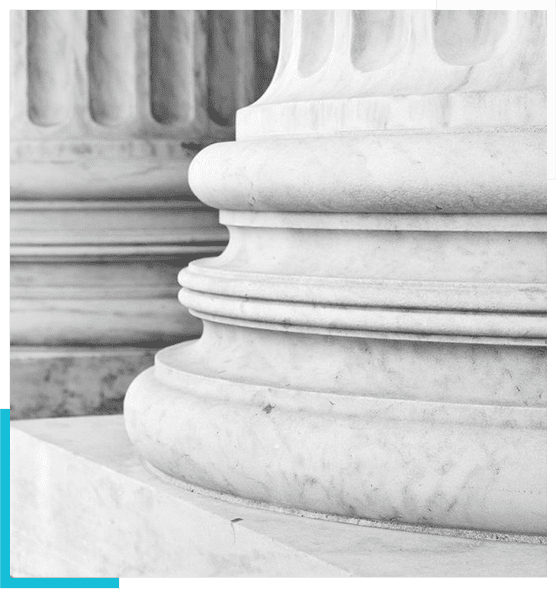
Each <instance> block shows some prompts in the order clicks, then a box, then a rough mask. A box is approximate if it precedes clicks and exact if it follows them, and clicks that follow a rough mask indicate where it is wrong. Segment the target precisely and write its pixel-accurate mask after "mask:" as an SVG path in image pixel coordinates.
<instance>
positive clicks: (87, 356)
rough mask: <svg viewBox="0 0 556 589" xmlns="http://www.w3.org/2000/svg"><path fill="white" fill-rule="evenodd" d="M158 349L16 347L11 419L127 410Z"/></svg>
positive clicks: (98, 413)
mask: <svg viewBox="0 0 556 589" xmlns="http://www.w3.org/2000/svg"><path fill="white" fill-rule="evenodd" d="M156 351H157V350H156V349H152V348H139V347H124V346H102V347H98V346H97V347H94V348H91V347H86V346H81V347H78V346H66V347H60V346H12V349H11V353H10V392H11V399H10V405H11V414H10V415H11V418H12V419H30V418H41V417H69V416H74V415H91V414H93V415H107V414H114V413H121V412H122V406H123V399H124V395H125V392H126V390H127V388H128V386H129V384H130V382H131V381H132V380H133V379H134V378H135V376H137V374H139V372H141V371H142V370H145V369H146V368H148V367H149V366H150V365H151V364H152V361H153V356H154V354H155V352H156Z"/></svg>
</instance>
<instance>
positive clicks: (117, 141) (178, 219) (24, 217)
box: [11, 10, 278, 418]
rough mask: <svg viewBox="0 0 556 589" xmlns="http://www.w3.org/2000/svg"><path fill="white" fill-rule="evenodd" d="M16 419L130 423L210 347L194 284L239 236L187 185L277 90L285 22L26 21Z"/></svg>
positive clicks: (14, 124)
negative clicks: (158, 362)
mask: <svg viewBox="0 0 556 589" xmlns="http://www.w3.org/2000/svg"><path fill="white" fill-rule="evenodd" d="M11 19H12V22H11V66H12V72H11V75H12V83H11V157H12V164H11V209H12V212H11V228H12V234H11V243H12V273H11V283H12V291H11V297H12V309H11V311H12V315H11V317H12V319H11V339H12V391H11V394H12V417H15V418H18V417H45V416H53V415H78V414H87V413H111V412H117V411H121V403H122V396H123V393H124V391H125V390H126V388H127V385H128V384H129V382H130V380H131V378H132V377H133V376H134V375H135V374H137V373H138V372H139V371H140V370H141V369H142V368H144V367H146V366H148V365H149V364H150V363H151V361H152V353H153V351H154V350H155V349H158V348H159V347H161V346H163V345H167V344H169V343H173V342H176V341H180V340H183V339H184V338H185V339H187V338H191V337H195V336H197V335H199V333H200V322H199V321H198V320H197V319H196V318H193V317H191V316H190V315H189V314H188V313H187V312H186V311H185V309H183V307H181V306H180V305H179V303H178V302H177V300H176V294H177V290H178V285H177V272H178V269H179V268H181V267H183V266H184V265H187V264H188V262H189V261H190V260H193V259H195V258H197V257H199V256H207V255H208V256H212V255H216V254H218V253H219V252H220V251H221V250H222V249H223V247H224V245H225V244H226V242H227V238H228V235H227V231H226V229H225V228H224V227H222V226H221V225H219V224H218V220H217V214H216V212H215V211H213V210H211V209H210V208H208V207H207V206H205V205H203V204H201V203H200V202H199V201H198V200H197V199H196V198H195V196H194V195H193V194H192V192H191V189H190V188H189V185H188V182H187V173H188V167H189V164H190V162H191V159H192V158H193V157H194V156H195V154H196V153H197V152H198V151H199V150H200V149H201V148H203V147H204V146H206V145H208V144H210V143H213V142H215V141H222V140H224V139H228V140H230V139H232V138H233V135H234V114H235V111H236V110H237V108H239V107H241V106H244V105H246V104H248V103H250V102H252V101H253V100H254V99H256V98H257V97H258V96H260V94H261V93H262V92H263V90H264V89H265V88H266V86H267V85H268V83H269V82H270V79H271V77H272V74H273V72H274V67H275V63H276V58H277V43H278V13H277V12H276V11H113V10H108V11H82V10H74V11H63V10H48V11H40V10H39V11H22V10H18V11H12V13H11Z"/></svg>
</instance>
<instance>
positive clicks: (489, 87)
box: [125, 10, 546, 543]
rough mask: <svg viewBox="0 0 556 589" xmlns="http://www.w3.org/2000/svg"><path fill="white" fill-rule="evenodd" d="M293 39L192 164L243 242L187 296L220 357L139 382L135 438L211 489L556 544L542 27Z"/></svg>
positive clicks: (352, 31) (165, 463) (509, 20)
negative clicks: (549, 453) (549, 508)
mask: <svg viewBox="0 0 556 589" xmlns="http://www.w3.org/2000/svg"><path fill="white" fill-rule="evenodd" d="M281 23H282V24H281V46H280V56H279V60H278V66H277V71H276V75H275V77H274V79H273V82H272V84H271V85H270V87H269V89H268V90H267V92H266V93H265V94H264V95H263V96H262V97H261V98H260V99H259V100H258V101H257V102H256V103H255V104H253V105H251V106H249V107H246V108H244V109H240V111H239V112H238V115H237V140H236V141H235V142H227V143H221V144H218V145H212V146H209V147H207V148H206V149H204V150H203V151H202V152H201V153H200V154H199V155H198V156H197V157H196V158H195V160H194V162H193V163H192V166H191V168H190V185H191V187H192V190H193V191H194V192H195V194H196V195H197V196H198V197H199V198H200V199H201V200H202V201H203V202H205V203H207V204H209V205H211V206H214V207H217V208H219V209H220V210H221V217H220V219H221V221H222V222H223V223H224V224H225V225H227V226H228V228H229V230H230V243H229V245H228V247H227V249H226V250H225V251H224V253H223V254H221V255H220V256H219V257H218V258H212V259H205V260H196V261H195V262H193V263H192V264H190V265H189V267H188V268H186V269H184V270H182V272H181V273H180V275H179V281H180V284H181V286H182V290H181V291H180V295H179V297H180V300H181V301H182V303H183V304H184V305H186V306H187V307H189V308H190V310H191V313H192V314H193V315H196V316H197V317H199V318H201V319H202V320H203V324H204V328H203V335H202V337H201V338H200V339H199V340H197V341H193V342H185V343H183V344H179V345H176V346H172V347H170V348H167V349H165V350H162V351H161V352H159V353H158V354H157V356H156V359H155V365H154V367H153V368H151V369H149V370H147V371H146V372H145V373H143V374H142V375H140V376H139V377H138V378H137V379H136V380H135V381H134V383H133V384H132V385H131V387H130V390H129V392H128V395H127V397H126V402H125V403H126V404H125V417H126V425H127V429H128V433H129V435H130V437H131V439H132V441H133V442H134V444H135V445H136V447H137V448H138V450H139V452H140V453H141V454H142V455H143V457H144V458H145V459H146V460H147V461H148V462H149V463H150V464H151V465H153V466H154V467H155V468H156V469H158V470H160V471H162V472H164V473H165V474H166V475H169V476H171V477H174V478H176V479H178V480H180V481H185V482H186V483H187V484H189V485H193V486H195V487H196V488H197V489H198V490H199V491H201V492H202V490H203V489H207V490H209V492H219V493H224V494H229V495H232V496H234V497H235V498H236V500H237V498H243V499H246V500H250V501H256V502H259V504H261V505H263V506H264V505H267V506H269V508H275V509H276V508H278V509H281V510H290V511H291V513H296V510H303V512H304V514H306V512H310V513H312V514H313V516H314V517H327V515H329V514H333V515H334V516H340V517H344V518H348V519H350V518H351V519H350V521H352V520H353V518H358V519H359V520H365V521H367V522H369V521H370V522H372V521H380V522H384V521H387V522H397V523H400V524H404V525H406V524H410V525H417V526H422V527H423V528H426V529H427V530H429V531H431V530H435V531H437V532H439V533H442V531H443V530H444V529H446V528H450V529H451V532H450V533H457V530H481V531H483V532H485V533H487V534H491V536H490V537H492V538H493V539H496V538H498V537H499V536H498V535H497V534H500V533H503V534H510V535H512V536H511V537H512V538H513V539H514V540H516V541H521V540H524V539H526V540H527V541H535V542H541V543H542V542H544V541H545V540H544V534H545V533H546V215H545V213H546V151H545V142H546V74H545V68H546V61H545V60H546V13H545V12H541V11H517V12H510V11H496V12H487V11H430V10H408V11H350V10H337V11H319V12H316V11H315V12H313V11H284V12H283V14H282V19H281ZM533 457H534V458H533ZM454 529H455V530H456V532H454Z"/></svg>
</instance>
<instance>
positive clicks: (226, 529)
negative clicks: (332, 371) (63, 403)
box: [11, 416, 546, 577]
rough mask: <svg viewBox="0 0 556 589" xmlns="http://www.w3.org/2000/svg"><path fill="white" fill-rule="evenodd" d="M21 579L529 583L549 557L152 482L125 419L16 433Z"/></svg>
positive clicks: (526, 547)
mask: <svg viewBox="0 0 556 589" xmlns="http://www.w3.org/2000/svg"><path fill="white" fill-rule="evenodd" d="M11 444H12V446H11V469H12V477H11V505H12V511H11V524H12V531H11V543H12V544H11V574H12V576H14V577H18V576H31V577H33V576H36V577H46V576H60V577H64V576H116V577H207V576H221V577H346V576H355V577H520V576H529V577H536V576H539V577H540V576H545V575H546V547H545V546H539V545H532V544H517V543H508V542H494V541H486V540H474V539H461V538H452V537H442V536H438V535H430V534H416V533H410V532H401V531H395V530H389V529H376V528H368V527H360V526H356V525H350V524H344V523H336V522H330V521H321V520H314V519H308V518H303V517H296V516H293V515H286V514H281V513H273V512H269V511H264V510H260V509H253V508H249V507H245V506H243V505H240V504H232V503H228V502H224V501H219V500H216V499H213V498H209V497H205V496H202V495H199V494H196V493H191V492H188V491H185V490H184V489H181V488H179V487H177V486H175V485H173V484H170V483H167V482H164V481H162V480H161V479H159V478H158V477H156V476H154V475H153V474H151V473H149V472H148V471H147V470H146V469H145V468H144V467H143V465H142V464H141V463H140V460H139V455H138V454H137V452H136V450H135V449H134V448H133V446H132V445H131V444H130V442H129V440H128V438H127V436H126V433H125V430H124V427H123V422H122V418H121V416H111V417H82V418H64V419H49V420H33V421H19V422H17V423H12V442H11Z"/></svg>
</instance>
